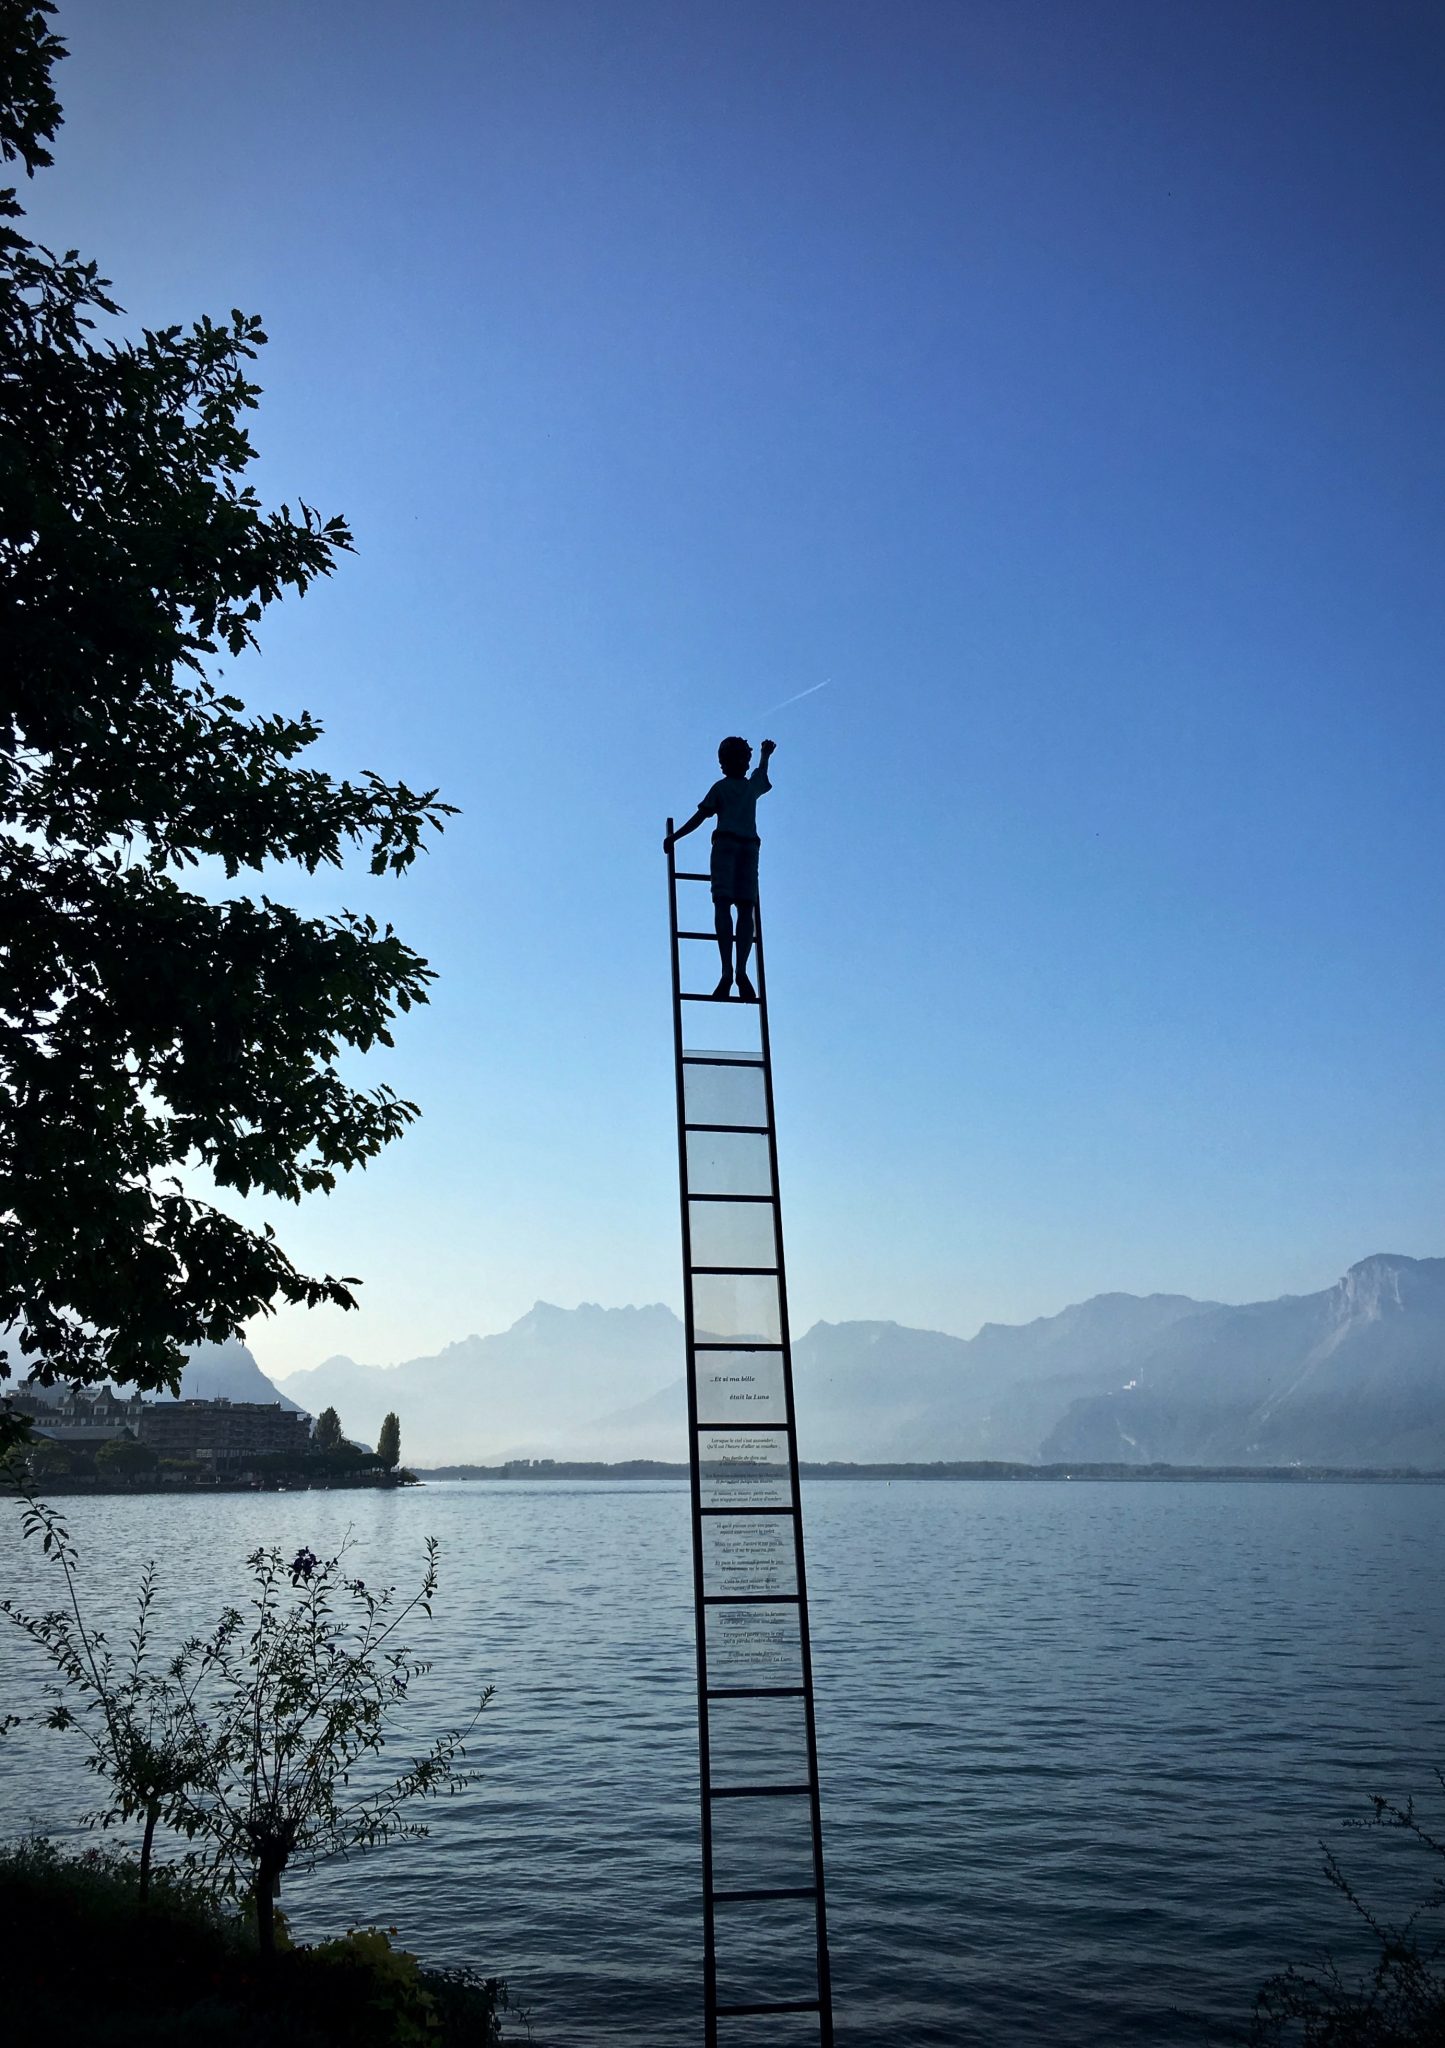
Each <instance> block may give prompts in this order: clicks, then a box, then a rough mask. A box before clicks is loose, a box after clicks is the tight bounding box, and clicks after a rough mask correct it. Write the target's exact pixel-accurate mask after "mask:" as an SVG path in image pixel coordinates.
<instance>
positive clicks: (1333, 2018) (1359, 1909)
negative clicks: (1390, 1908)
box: [1250, 1772, 1445, 2048]
mask: <svg viewBox="0 0 1445 2048" xmlns="http://www.w3.org/2000/svg"><path fill="white" fill-rule="evenodd" d="M1436 1776H1437V1779H1438V1781H1439V1786H1440V1790H1441V1792H1442V1793H1445V1775H1442V1774H1441V1773H1438V1772H1437V1774H1436ZM1373 1805H1374V1812H1373V1813H1372V1814H1371V1815H1370V1817H1369V1819H1368V1820H1365V1821H1363V1822H1358V1823H1354V1824H1353V1825H1355V1826H1360V1827H1365V1828H1369V1829H1377V1828H1383V1829H1387V1830H1390V1831H1391V1832H1393V1833H1395V1834H1396V1835H1398V1836H1399V1837H1400V1838H1401V1839H1402V1842H1403V1843H1404V1844H1405V1845H1408V1846H1409V1847H1411V1848H1413V1849H1415V1850H1417V1851H1419V1852H1421V1853H1422V1854H1423V1855H1424V1856H1425V1857H1427V1858H1429V1859H1431V1863H1432V1878H1431V1882H1430V1884H1429V1888H1428V1889H1427V1890H1426V1891H1425V1893H1424V1894H1423V1896H1422V1897H1421V1898H1420V1900H1419V1903H1418V1904H1417V1905H1416V1907H1415V1909H1414V1910H1413V1912H1411V1913H1410V1914H1409V1915H1408V1916H1407V1917H1406V1918H1405V1919H1404V1920H1402V1921H1394V1920H1387V1919H1385V1918H1384V1917H1383V1916H1382V1915H1381V1914H1379V1913H1378V1912H1376V1911H1375V1910H1374V1909H1373V1908H1372V1907H1371V1906H1369V1905H1367V1904H1366V1903H1365V1901H1364V1900H1363V1899H1362V1898H1361V1896H1360V1893H1359V1890H1358V1887H1357V1886H1356V1884H1355V1883H1354V1881H1353V1880H1352V1879H1351V1878H1350V1877H1349V1876H1348V1875H1347V1873H1346V1871H1345V1869H1344V1866H1343V1865H1342V1863H1341V1862H1340V1860H1339V1858H1338V1857H1337V1856H1336V1855H1335V1854H1334V1853H1333V1851H1332V1850H1329V1849H1326V1851H1325V1875H1326V1877H1327V1878H1328V1879H1329V1881H1330V1883H1331V1884H1332V1885H1333V1886H1334V1888H1335V1890H1336V1891H1337V1892H1338V1893H1339V1894H1340V1896H1341V1898H1343V1899H1344V1900H1345V1902H1346V1903H1347V1904H1348V1906H1349V1907H1350V1909H1351V1911H1352V1913H1353V1914H1354V1915H1355V1917H1356V1920H1357V1922H1358V1923H1359V1925H1360V1926H1361V1928H1362V1929H1363V1930H1364V1932H1365V1933H1366V1935H1367V1936H1368V1938H1369V1941H1370V1943H1371V1946H1372V1947H1373V1949H1374V1951H1375V1961H1374V1966H1373V1968H1372V1969H1371V1970H1370V1971H1369V1972H1368V1974H1363V1975H1358V1976H1354V1977H1350V1976H1347V1975H1346V1974H1345V1972H1344V1971H1342V1970H1341V1968H1340V1967H1339V1965H1338V1964H1337V1963H1336V1962H1334V1961H1333V1960H1327V1961H1326V1962H1325V1963H1324V1964H1322V1965H1321V1966H1320V1967H1319V1968H1318V1969H1315V1970H1310V1969H1302V1968H1298V1967H1295V1968H1292V1969H1289V1970H1286V1971H1284V1972H1283V1973H1282V1974H1281V1975H1279V1976H1277V1977H1272V1978H1271V1979H1270V1980H1269V1982H1268V1983H1267V1984H1266V1985H1265V1986H1264V1987H1263V1989H1262V1990H1261V1991H1260V1994H1259V1997H1258V2000H1257V2001H1256V2006H1255V2017H1254V2026H1253V2029H1252V2031H1251V2034H1250V2040H1251V2042H1253V2043H1254V2044H1255V2048H1285V2044H1291V2048H1294V2044H1297V2048H1445V1835H1441V1834H1439V1833H1437V1832H1435V1831H1433V1830H1432V1829H1431V1828H1429V1827H1427V1826H1426V1825H1425V1823H1424V1821H1422V1820H1421V1818H1420V1816H1419V1814H1418V1813H1417V1811H1416V1809H1415V1805H1414V1802H1413V1801H1408V1802H1407V1803H1406V1804H1405V1805H1404V1806H1397V1805H1395V1804H1394V1803H1393V1802H1392V1801H1391V1800H1388V1799H1382V1798H1380V1797H1378V1796H1376V1798H1375V1799H1374V1801H1373Z"/></svg>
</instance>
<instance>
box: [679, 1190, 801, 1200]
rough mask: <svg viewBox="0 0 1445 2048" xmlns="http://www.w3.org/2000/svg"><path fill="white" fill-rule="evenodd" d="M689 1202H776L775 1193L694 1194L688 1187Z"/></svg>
mask: <svg viewBox="0 0 1445 2048" xmlns="http://www.w3.org/2000/svg"><path fill="white" fill-rule="evenodd" d="M687 1199H688V1200H689V1201H690V1202H776V1200H777V1199H778V1198H777V1196H776V1195H695V1194H693V1192H692V1190H691V1189H690V1188H689V1190H688V1195H687Z"/></svg>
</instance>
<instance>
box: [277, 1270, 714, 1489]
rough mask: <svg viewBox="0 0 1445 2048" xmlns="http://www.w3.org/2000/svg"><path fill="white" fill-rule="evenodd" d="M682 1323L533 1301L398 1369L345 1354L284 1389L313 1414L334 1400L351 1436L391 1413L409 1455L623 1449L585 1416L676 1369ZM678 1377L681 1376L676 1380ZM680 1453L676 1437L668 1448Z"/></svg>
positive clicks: (656, 1308) (371, 1430) (367, 1431)
mask: <svg viewBox="0 0 1445 2048" xmlns="http://www.w3.org/2000/svg"><path fill="white" fill-rule="evenodd" d="M682 1359H683V1347H682V1325H681V1323H680V1322H679V1321H678V1319H677V1317H676V1316H675V1315H674V1314H673V1312H672V1310H671V1309H670V1308H665V1307H663V1306H662V1304H661V1303H660V1302H659V1303H655V1304H653V1305H652V1306H651V1307H648V1308H607V1309H604V1308H599V1307H597V1306H596V1304H595V1303H593V1302H584V1303H583V1305H582V1306H581V1307H580V1308H575V1309H562V1308H554V1307H552V1305H551V1304H550V1303H549V1302H545V1301H539V1302H537V1303H536V1305H535V1306H534V1307H533V1308H531V1309H529V1310H528V1312H527V1314H526V1315H524V1316H523V1317H522V1318H521V1320H520V1321H519V1322H516V1323H514V1324H513V1325H512V1327H511V1329H510V1330H502V1331H500V1332H498V1333H497V1334H496V1335H495V1336H490V1337H476V1336H473V1337H464V1338H463V1339H462V1340H461V1342H460V1343H457V1344H448V1345H447V1347H446V1349H445V1350H443V1351H440V1352H438V1353H436V1354H435V1355H434V1356H433V1357H429V1358H413V1359H409V1360H408V1361H407V1362H406V1363H405V1364H404V1365H394V1366H380V1365H358V1364H357V1363H356V1362H355V1361H354V1360H353V1359H350V1358H346V1357H335V1358H328V1359H327V1360H326V1361H325V1363H324V1364H322V1365H318V1366H313V1367H312V1368H310V1369H309V1370H307V1371H304V1372H293V1373H291V1374H289V1375H288V1376H287V1378H286V1380H285V1382H284V1384H285V1388H286V1391H287V1393H288V1394H290V1395H291V1396H292V1398H293V1399H295V1400H297V1401H299V1402H300V1403H301V1405H302V1406H303V1407H305V1408H307V1409H309V1410H310V1411H311V1413H312V1414H313V1415H315V1414H317V1413H319V1412H320V1410H321V1409H322V1408H325V1407H327V1406H331V1407H334V1408H335V1409H336V1411H337V1413H338V1414H339V1415H340V1417H341V1421H342V1426H343V1428H345V1429H346V1430H347V1432H348V1433H349V1434H351V1435H353V1436H361V1437H365V1438H366V1439H367V1440H368V1441H370V1442H374V1441H375V1439H376V1436H377V1432H378V1431H379V1430H380V1428H381V1419H382V1417H383V1416H384V1415H385V1414H386V1412H387V1410H388V1409H395V1410H396V1412H397V1415H398V1416H399V1418H400V1421H401V1441H402V1455H403V1457H404V1458H405V1459H406V1460H407V1461H408V1463H411V1462H414V1461H416V1460H421V1461H422V1462H424V1463H425V1462H431V1463H442V1462H444V1463H447V1464H451V1463H455V1462H456V1461H457V1460H458V1459H466V1458H472V1459H484V1460H493V1459H496V1458H500V1457H538V1456H541V1457H546V1456H553V1455H558V1454H559V1453H558V1451H557V1450H556V1448H555V1447H557V1446H560V1447H561V1454H566V1455H570V1454H572V1453H573V1452H575V1454H576V1455H578V1456H584V1457H611V1456H617V1457H627V1456H630V1455H632V1453H631V1452H630V1451H629V1450H628V1449H627V1448H625V1447H623V1448H619V1449H617V1450H615V1451H613V1450H601V1449H596V1448H592V1446H594V1445H596V1444H600V1443H602V1442H603V1441H604V1440H606V1439H607V1432H606V1430H605V1427H604V1426H603V1425H602V1424H601V1423H600V1422H598V1421H597V1420H596V1418H598V1417H600V1416H602V1415H603V1414H604V1413H605V1412H606V1411H607V1410H608V1409H610V1408H613V1407H616V1406H622V1405H625V1404H627V1403H629V1402H634V1401H639V1400H641V1399H643V1398H644V1397H645V1396H646V1395H647V1394H649V1393H651V1392H653V1391H654V1390H655V1389H656V1388H657V1387H659V1386H661V1385H665V1384H666V1382H667V1381H668V1380H670V1379H672V1378H674V1377H675V1376H676V1375H677V1374H678V1373H679V1372H680V1370H681V1367H682ZM679 1384H680V1382H679ZM678 1455H681V1456H683V1457H686V1455H687V1451H686V1446H685V1445H684V1447H683V1449H682V1451H681V1452H680V1453H679V1454H678Z"/></svg>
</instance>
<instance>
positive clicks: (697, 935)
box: [673, 932, 717, 946]
mask: <svg viewBox="0 0 1445 2048" xmlns="http://www.w3.org/2000/svg"><path fill="white" fill-rule="evenodd" d="M673 937H674V938H678V939H706V940H707V942H708V944H709V945H710V946H715V945H716V944H717V933H716V932H674V934H673Z"/></svg>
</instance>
